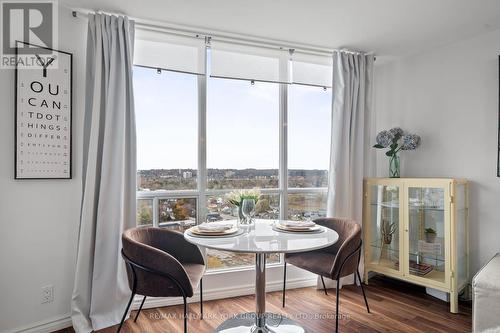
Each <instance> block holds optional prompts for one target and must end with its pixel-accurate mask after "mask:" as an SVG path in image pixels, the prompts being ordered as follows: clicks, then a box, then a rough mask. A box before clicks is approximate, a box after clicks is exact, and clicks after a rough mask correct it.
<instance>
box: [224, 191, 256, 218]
mask: <svg viewBox="0 0 500 333" xmlns="http://www.w3.org/2000/svg"><path fill="white" fill-rule="evenodd" d="M226 197H227V201H228V202H229V203H231V204H232V205H234V206H236V207H237V208H238V222H239V223H240V224H241V225H249V224H251V223H252V218H251V216H250V218H247V217H246V216H245V215H244V213H243V202H244V201H245V200H246V199H248V200H252V201H253V209H252V211H253V212H255V205H256V204H257V202H258V201H259V198H260V190H259V189H258V188H254V189H252V190H238V191H232V192H230V193H228V194H227V196H226ZM247 206H248V207H247V209H250V206H251V203H250V202H249V203H247ZM248 214H249V215H250V214H252V213H251V212H249V213H248ZM252 216H253V215H252Z"/></svg>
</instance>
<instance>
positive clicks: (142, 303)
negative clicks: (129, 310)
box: [134, 296, 146, 323]
mask: <svg viewBox="0 0 500 333" xmlns="http://www.w3.org/2000/svg"><path fill="white" fill-rule="evenodd" d="M145 300H146V296H144V298H143V299H142V302H141V306H140V307H139V311H137V314H136V315H135V319H134V323H135V322H137V317H139V313H141V310H142V306H143V305H144V301H145Z"/></svg>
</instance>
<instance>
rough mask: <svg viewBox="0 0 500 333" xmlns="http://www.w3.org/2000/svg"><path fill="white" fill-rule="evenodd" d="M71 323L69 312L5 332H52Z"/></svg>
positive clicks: (69, 325)
mask: <svg viewBox="0 0 500 333" xmlns="http://www.w3.org/2000/svg"><path fill="white" fill-rule="evenodd" d="M71 325H72V323H71V315H70V314H69V313H68V314H66V315H63V316H60V317H55V318H53V319H50V320H43V321H38V322H36V323H33V324H31V325H26V326H24V327H19V328H16V329H14V330H10V331H5V332H3V333H51V332H54V331H58V330H62V329H64V328H67V327H71Z"/></svg>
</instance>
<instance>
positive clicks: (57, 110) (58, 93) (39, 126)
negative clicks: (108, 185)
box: [15, 42, 73, 179]
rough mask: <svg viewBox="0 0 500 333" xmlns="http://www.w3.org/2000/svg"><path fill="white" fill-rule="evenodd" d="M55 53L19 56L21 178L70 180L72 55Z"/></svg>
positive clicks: (17, 158) (18, 153)
mask: <svg viewBox="0 0 500 333" xmlns="http://www.w3.org/2000/svg"><path fill="white" fill-rule="evenodd" d="M19 43H22V44H23V45H21V46H22V47H26V44H27V43H23V42H18V47H20V44H19ZM51 51H52V52H51V53H50V54H43V55H38V54H36V53H35V54H33V55H32V57H31V58H30V57H26V56H22V57H21V56H19V55H18V56H17V57H16V60H17V67H16V73H15V77H16V111H15V132H16V134H15V141H16V142H15V145H16V152H15V178H16V179H69V178H71V121H72V119H71V88H72V87H71V85H72V61H73V60H72V58H73V56H72V54H71V53H67V52H62V51H56V50H51ZM30 59H31V60H30ZM30 61H32V62H31V63H30Z"/></svg>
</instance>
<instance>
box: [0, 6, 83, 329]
mask: <svg viewBox="0 0 500 333" xmlns="http://www.w3.org/2000/svg"><path fill="white" fill-rule="evenodd" d="M86 29H87V28H86V24H85V22H83V20H81V19H75V18H73V17H71V12H69V11H68V10H65V9H63V8H60V9H59V47H58V48H59V49H61V50H64V51H69V52H72V53H73V56H74V58H73V61H74V63H73V66H74V69H73V94H74V97H73V174H74V177H73V179H71V180H14V162H13V158H14V70H13V69H0V87H1V89H0V101H1V104H0V110H1V114H0V133H1V139H0V151H1V153H2V158H1V160H0V230H1V232H0V271H1V272H0V332H3V331H10V330H12V329H14V328H21V327H24V326H26V325H29V326H31V324H33V323H36V322H39V321H44V322H45V321H50V320H53V319H57V318H60V317H67V314H68V313H69V300H70V299H71V292H72V288H73V278H74V262H75V256H76V244H77V234H78V219H79V205H80V187H81V185H80V183H81V168H80V167H79V165H80V164H81V144H82V140H81V138H82V126H81V124H82V119H83V117H82V116H83V108H84V99H83V98H84V83H83V82H84V76H85V74H84V64H85V57H84V54H85V53H84V45H85V39H86V31H87V30H86ZM48 284H52V285H54V288H55V291H54V294H55V299H54V302H52V303H48V304H41V303H40V298H41V287H42V286H45V285H48Z"/></svg>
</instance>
